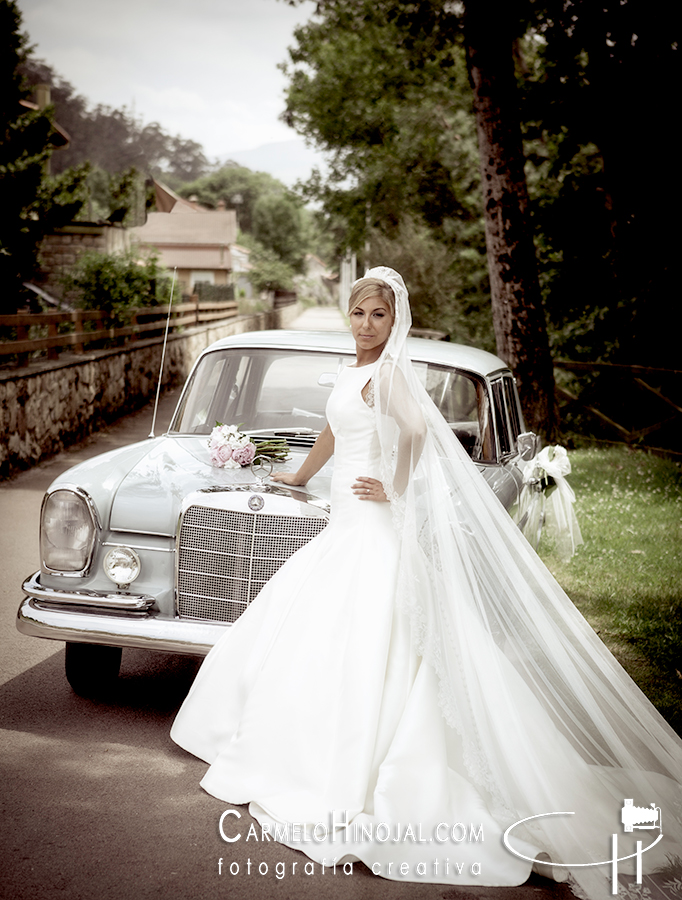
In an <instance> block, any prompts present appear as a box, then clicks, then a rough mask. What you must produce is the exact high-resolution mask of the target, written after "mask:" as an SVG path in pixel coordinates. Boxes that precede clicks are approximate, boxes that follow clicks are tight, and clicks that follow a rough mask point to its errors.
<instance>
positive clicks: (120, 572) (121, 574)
mask: <svg viewBox="0 0 682 900" xmlns="http://www.w3.org/2000/svg"><path fill="white" fill-rule="evenodd" d="M103 568H104V572H105V574H106V575H107V577H108V578H111V580H112V581H114V582H115V583H116V584H117V585H118V587H127V586H128V585H129V584H130V582H131V581H135V579H136V578H137V576H138V575H139V574H140V557H139V556H138V555H137V553H135V551H134V550H131V549H130V547H112V548H111V550H110V551H109V552H108V553H107V555H106V556H105V557H104V563H103Z"/></svg>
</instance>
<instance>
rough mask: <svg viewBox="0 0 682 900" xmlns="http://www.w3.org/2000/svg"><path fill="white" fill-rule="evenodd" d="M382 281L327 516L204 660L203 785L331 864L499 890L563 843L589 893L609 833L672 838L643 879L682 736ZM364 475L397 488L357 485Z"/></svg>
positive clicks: (187, 732)
mask: <svg viewBox="0 0 682 900" xmlns="http://www.w3.org/2000/svg"><path fill="white" fill-rule="evenodd" d="M367 275H368V276H369V277H374V278H378V279H380V280H383V281H386V282H387V283H388V284H389V285H390V286H391V288H392V289H393V291H394V294H395V299H396V307H395V319H394V323H393V327H392V330H391V334H390V336H389V339H388V341H387V343H386V345H385V347H384V349H383V351H382V354H381V357H380V359H379V360H378V362H377V363H375V364H373V365H371V366H363V367H361V368H357V367H348V368H346V369H344V370H343V371H342V372H341V373H340V375H339V378H338V381H337V384H336V386H335V388H334V390H333V392H332V394H331V396H330V399H329V404H328V408H327V418H328V421H329V424H330V426H331V429H332V431H333V433H334V437H335V457H334V476H333V480H332V515H331V520H330V523H329V525H328V526H327V528H325V529H324V531H323V532H322V533H321V534H320V535H319V536H318V537H316V538H314V539H313V540H312V541H311V542H310V543H308V544H307V545H306V546H305V547H303V548H302V549H301V550H299V551H298V552H297V553H296V554H294V556H292V557H291V559H290V560H289V561H288V562H287V563H286V564H285V565H284V566H283V567H282V568H281V569H280V570H279V571H278V572H277V573H276V574H275V576H274V577H273V578H272V579H271V580H270V582H268V584H267V585H266V586H265V588H264V589H263V590H262V591H261V593H260V594H259V596H258V597H257V598H256V600H255V601H254V602H253V604H252V605H251V606H250V607H249V608H248V609H247V610H246V612H245V613H244V614H243V615H242V616H241V618H240V619H238V620H237V622H236V623H235V624H234V625H233V626H232V627H231V628H230V629H229V630H227V631H226V633H225V636H224V637H223V638H221V640H220V641H219V642H218V643H217V644H216V646H215V647H214V648H213V650H212V651H211V652H210V653H209V655H208V656H207V657H206V660H205V661H204V664H203V666H202V668H201V670H200V672H199V674H198V676H197V679H196V681H195V684H194V685H193V687H192V690H191V691H190V693H189V695H188V697H187V699H186V701H185V703H184V705H183V706H182V708H181V710H180V712H179V713H178V716H177V719H176V721H175V724H174V726H173V730H172V732H171V734H172V737H173V739H174V740H175V741H176V742H177V743H178V744H180V745H181V746H182V747H184V748H185V749H187V750H189V751H190V752H191V753H193V754H194V755H195V756H198V757H200V758H201V759H203V760H205V761H206V762H207V763H209V764H210V768H209V770H208V772H207V774H206V776H205V777H204V779H203V781H202V785H203V787H204V788H205V789H206V790H207V791H208V792H209V793H211V794H213V795H214V796H216V797H218V798H219V799H221V800H224V801H226V802H228V803H233V804H243V803H250V812H251V814H252V815H253V816H254V817H255V818H256V819H258V821H259V822H260V823H261V826H262V827H263V828H266V829H269V833H270V835H271V836H274V837H275V838H276V839H277V840H279V841H281V842H282V843H286V844H288V845H289V846H291V847H294V848H296V849H298V850H301V851H303V852H304V853H306V854H307V855H308V856H309V857H310V858H311V859H313V860H315V861H316V862H317V863H323V864H324V865H327V866H328V865H330V864H333V863H334V862H336V864H337V865H338V864H339V863H340V862H342V861H343V860H344V859H352V860H355V859H359V860H362V861H363V862H364V863H366V865H367V866H368V867H369V868H370V869H371V870H372V871H373V872H374V873H375V874H377V875H382V876H383V877H385V878H389V879H395V880H398V881H416V882H422V881H423V882H429V881H430V882H438V883H447V884H451V885H466V884H479V885H488V886H496V885H500V886H502V885H516V884H520V883H522V882H524V881H525V880H526V878H527V877H528V875H529V873H530V868H531V864H532V861H533V860H534V859H537V857H538V856H539V855H540V854H548V855H549V857H550V859H551V861H552V862H553V864H554V867H553V869H552V871H553V872H554V874H555V877H558V878H559V879H561V878H562V877H564V876H565V875H566V874H567V870H568V874H569V877H570V879H571V882H570V883H571V888H572V890H573V891H574V892H575V893H577V894H578V895H579V896H582V897H587V898H589V900H597V898H602V897H603V898H607V897H609V896H611V889H612V883H613V881H612V879H613V874H612V871H611V869H610V866H609V864H608V862H607V863H606V864H605V862H604V861H608V860H610V859H611V858H612V847H613V844H612V843H611V842H612V835H615V836H616V837H617V839H618V841H619V850H618V855H619V857H620V858H622V857H623V856H627V855H628V854H631V853H633V852H634V850H635V842H636V841H637V840H643V845H644V847H645V848H646V847H648V846H649V845H650V844H652V843H653V841H654V840H656V839H657V840H658V841H659V843H657V845H656V846H655V847H654V849H653V850H652V851H651V852H648V851H647V852H646V854H645V855H644V856H643V857H642V861H643V868H644V872H645V877H646V873H650V872H652V871H653V870H654V868H655V867H656V866H659V865H661V864H665V863H666V857H667V856H680V857H682V743H681V742H680V739H679V738H678V737H677V735H675V734H674V732H673V731H672V729H671V728H670V726H669V725H668V724H667V723H666V722H665V721H664V720H663V719H662V717H661V716H660V715H659V713H658V712H657V711H656V710H655V709H654V708H653V706H652V705H651V703H649V701H648V700H647V698H646V697H645V696H644V695H643V694H642V692H641V691H640V690H639V688H637V686H636V685H635V684H634V682H633V681H632V680H631V679H630V678H629V676H628V675H627V674H626V673H625V672H624V670H623V669H622V668H621V667H620V666H619V665H618V663H617V661H616V660H615V659H614V658H613V656H612V655H611V654H610V653H609V651H608V650H607V648H606V647H605V646H604V645H603V644H602V642H601V641H600V640H599V638H598V637H597V636H596V635H595V633H594V632H593V631H592V629H591V628H590V626H589V625H588V623H587V622H586V621H585V620H584V619H583V617H582V616H581V615H580V613H579V612H578V611H577V609H576V608H575V606H574V605H573V604H572V603H571V601H570V599H569V598H568V597H567V596H566V594H565V593H564V592H563V591H562V590H561V588H560V586H559V585H558V584H557V583H556V581H555V580H554V579H553V578H552V576H551V574H550V573H549V572H548V570H547V569H546V567H545V566H544V565H543V564H542V562H541V560H540V559H539V558H538V557H537V555H536V554H535V553H534V551H533V550H532V548H531V547H530V545H529V544H528V543H527V542H526V540H525V539H524V538H523V536H522V535H521V534H520V532H518V529H516V527H515V526H514V525H513V523H512V522H511V519H510V517H509V515H508V514H507V512H506V511H505V510H504V509H503V507H502V506H501V504H500V503H499V501H498V500H497V499H496V497H495V496H494V494H493V493H492V491H491V490H490V488H489V487H488V486H487V485H486V484H485V482H484V480H483V479H482V478H481V476H480V474H479V473H478V472H477V471H476V469H475V466H474V465H473V463H472V462H471V460H470V459H469V457H468V456H467V454H466V452H465V451H464V449H463V448H462V446H461V445H460V444H459V442H458V441H457V440H456V438H455V437H454V436H453V434H452V431H451V429H450V427H449V425H448V424H447V423H446V422H445V420H444V419H443V418H442V416H441V415H440V413H439V412H438V410H437V409H436V407H435V406H434V404H433V402H432V400H431V399H430V397H429V396H428V394H427V392H426V391H425V390H424V388H423V386H422V385H421V383H420V382H419V381H418V379H417V378H416V375H415V373H414V370H413V369H412V366H411V363H410V361H409V358H408V357H407V353H406V346H405V340H406V337H407V334H408V331H409V325H410V312H409V302H408V296H407V290H406V288H405V285H404V283H403V281H402V278H401V277H400V276H399V275H398V273H396V272H394V271H393V270H392V269H388V268H385V267H379V268H376V269H372V270H370V272H369V273H367ZM366 277H367V276H366ZM370 380H371V388H372V392H373V398H374V399H373V401H372V402H373V406H369V405H368V404H367V403H366V402H365V401H364V400H363V397H362V393H361V392H362V389H363V387H364V386H365V385H366V384H367V383H368V382H369V381H370ZM363 475H364V476H370V477H375V478H377V479H379V480H381V482H382V484H383V486H384V490H385V491H386V494H387V496H388V497H389V498H390V501H391V502H390V504H389V503H376V502H373V501H363V500H360V499H358V497H357V496H355V494H354V493H353V492H352V490H351V485H352V484H353V482H354V481H355V480H356V479H357V478H358V477H359V476H363ZM649 804H651V805H654V804H655V805H656V806H657V807H658V808H659V809H658V813H657V815H658V832H654V834H653V836H652V835H651V834H648V835H647V834H645V835H642V834H641V832H636V833H634V834H625V833H624V824H625V823H624V820H623V821H621V807H623V806H624V805H625V806H629V812H628V814H630V813H632V812H636V813H637V815H639V816H640V818H641V817H642V816H644V819H641V821H652V819H651V818H648V819H647V816H649V817H650V816H652V815H653V813H652V810H651V808H650V806H649ZM647 807H648V808H647ZM517 823H521V824H517ZM640 824H641V822H640ZM344 825H348V827H344ZM661 825H662V828H661ZM637 827H639V826H637ZM509 828H512V829H513V832H512V834H511V835H510V837H509V838H508V842H509V844H510V845H511V846H512V847H513V849H514V851H515V852H514V853H512V852H511V851H510V850H509V849H507V847H505V846H504V844H503V840H502V838H503V835H504V833H505V832H506V831H507V829H509ZM625 830H627V829H625ZM657 834H658V835H659V836H658V838H656V835H657ZM664 838H665V839H664ZM516 854H521V856H523V857H527V859H521V858H520V857H519V856H518V855H516ZM619 871H621V872H625V873H628V872H629V873H632V872H633V871H634V868H633V863H632V860H629V861H628V862H626V863H625V864H624V865H623V864H621V865H620V866H619Z"/></svg>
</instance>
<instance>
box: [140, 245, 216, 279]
mask: <svg viewBox="0 0 682 900" xmlns="http://www.w3.org/2000/svg"><path fill="white" fill-rule="evenodd" d="M158 251H159V258H160V261H161V263H163V265H164V266H166V268H168V269H172V268H174V267H175V266H177V267H178V269H213V270H217V269H225V270H226V271H228V272H229V271H231V270H232V254H231V253H230V248H229V247H188V246H187V245H184V246H182V245H180V246H177V245H176V246H170V245H168V244H166V245H165V246H160V247H159V248H158Z"/></svg>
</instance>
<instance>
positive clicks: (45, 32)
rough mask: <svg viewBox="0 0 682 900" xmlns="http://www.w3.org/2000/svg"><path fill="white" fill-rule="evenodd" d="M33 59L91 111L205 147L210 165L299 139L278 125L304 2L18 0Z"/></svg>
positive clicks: (308, 9) (307, 8)
mask: <svg viewBox="0 0 682 900" xmlns="http://www.w3.org/2000/svg"><path fill="white" fill-rule="evenodd" d="M17 5H18V7H19V9H20V10H21V13H22V16H23V28H24V31H26V32H27V33H28V35H29V38H30V41H31V43H32V44H34V45H36V48H35V55H36V56H37V57H39V58H41V59H44V60H45V61H46V62H47V63H49V64H50V65H52V66H53V67H54V68H55V69H56V71H57V72H58V73H59V74H60V75H61V76H62V77H63V78H65V79H66V80H67V81H69V82H71V84H72V85H73V86H74V87H75V88H76V91H77V93H79V94H82V95H83V96H84V97H85V98H86V99H87V100H89V101H90V103H91V104H92V105H95V104H97V103H104V104H108V105H109V106H113V107H118V108H120V107H122V106H126V107H127V108H128V109H129V110H133V109H134V111H135V114H136V115H137V116H141V117H142V118H143V120H144V122H145V123H147V122H153V121H156V122H159V123H160V125H161V126H162V127H163V129H164V130H165V131H167V132H169V133H170V134H180V135H182V136H183V137H185V138H191V139H193V140H196V141H198V142H199V143H200V144H202V145H203V147H204V150H205V151H206V154H207V156H208V157H209V159H213V158H215V157H220V158H223V157H225V156H226V155H227V154H229V152H230V151H237V150H248V149H251V148H254V147H259V146H261V145H263V144H267V143H270V142H274V141H287V140H292V139H294V138H296V137H297V135H296V133H295V132H294V131H292V130H291V129H289V128H287V127H286V126H285V125H284V124H283V123H282V122H280V121H279V119H278V117H279V115H280V113H281V112H282V110H283V108H284V86H285V78H284V75H283V74H282V73H281V72H280V71H279V70H278V69H277V64H278V63H280V62H284V61H285V60H286V59H287V47H288V46H290V45H291V44H292V43H293V30H294V28H295V27H296V25H298V24H301V23H303V22H305V21H306V20H307V19H308V18H309V16H310V15H311V13H312V11H313V9H314V4H313V3H312V2H308V0H306V2H305V3H303V4H302V5H301V6H297V7H294V8H292V7H290V6H288V5H287V4H286V3H285V2H282V0H189V2H187V0H18V2H17Z"/></svg>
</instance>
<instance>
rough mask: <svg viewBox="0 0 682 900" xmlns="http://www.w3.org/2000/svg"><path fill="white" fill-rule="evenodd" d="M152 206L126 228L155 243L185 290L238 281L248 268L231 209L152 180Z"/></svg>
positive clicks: (147, 242) (142, 240) (145, 241)
mask: <svg viewBox="0 0 682 900" xmlns="http://www.w3.org/2000/svg"><path fill="white" fill-rule="evenodd" d="M155 188H156V206H157V209H159V210H163V211H162V212H152V213H149V214H148V216H147V221H146V222H145V224H144V225H140V226H138V227H136V228H133V229H131V230H132V233H133V236H134V237H135V238H136V239H137V240H138V241H140V243H141V244H142V246H143V247H150V248H155V249H156V250H157V251H158V254H159V260H160V262H161V263H162V264H163V265H164V266H166V268H168V269H175V268H177V278H178V283H179V284H181V285H182V289H183V292H184V293H187V294H191V293H193V292H194V286H195V285H196V284H197V282H200V281H203V282H208V283H209V284H216V285H222V284H225V285H227V284H237V283H238V281H241V279H240V273H243V272H246V271H248V268H249V265H248V253H249V251H248V250H246V249H244V248H242V247H237V243H236V241H237V214H236V212H235V210H233V209H225V208H224V205H223V207H222V208H218V209H215V210H213V209H205V208H203V207H201V206H200V205H199V204H198V203H196V202H195V201H193V200H185V199H184V198H183V197H179V196H178V195H177V194H176V193H175V192H174V191H171V190H170V188H167V187H166V186H165V185H162V184H160V183H158V182H155Z"/></svg>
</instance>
